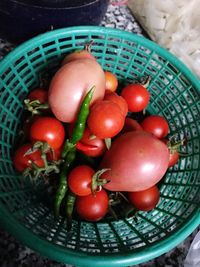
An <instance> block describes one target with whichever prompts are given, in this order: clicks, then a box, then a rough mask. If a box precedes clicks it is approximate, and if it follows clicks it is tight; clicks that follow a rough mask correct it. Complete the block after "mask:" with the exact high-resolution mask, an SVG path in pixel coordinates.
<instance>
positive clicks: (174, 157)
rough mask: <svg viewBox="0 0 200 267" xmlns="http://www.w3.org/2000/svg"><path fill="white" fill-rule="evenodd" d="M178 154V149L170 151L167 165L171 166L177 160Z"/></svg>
mask: <svg viewBox="0 0 200 267" xmlns="http://www.w3.org/2000/svg"><path fill="white" fill-rule="evenodd" d="M179 158H180V155H179V152H178V151H173V152H170V154H169V164H168V167H169V168H170V167H173V166H174V165H175V164H176V163H177V162H178V161H179Z"/></svg>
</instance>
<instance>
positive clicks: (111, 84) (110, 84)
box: [104, 71, 118, 92]
mask: <svg viewBox="0 0 200 267" xmlns="http://www.w3.org/2000/svg"><path fill="white" fill-rule="evenodd" d="M104 73H105V78H106V90H109V91H111V92H115V91H116V90H117V86H118V80H117V77H116V76H115V75H114V74H113V73H112V72H110V71H104Z"/></svg>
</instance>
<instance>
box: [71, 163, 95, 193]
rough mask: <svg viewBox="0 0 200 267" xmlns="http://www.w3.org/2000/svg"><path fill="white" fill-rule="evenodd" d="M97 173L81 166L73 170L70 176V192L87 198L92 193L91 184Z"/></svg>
mask: <svg viewBox="0 0 200 267" xmlns="http://www.w3.org/2000/svg"><path fill="white" fill-rule="evenodd" d="M94 173H95V171H94V170H93V169H92V168H91V167H89V166H87V165H80V166H77V167H75V168H74V169H72V171H71V172H70V174H69V176H68V185H69V188H70V190H71V191H72V192H73V193H74V194H76V195H78V196H87V195H90V194H91V193H92V191H91V182H92V176H93V175H94Z"/></svg>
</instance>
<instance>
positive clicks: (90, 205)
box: [76, 189, 109, 221]
mask: <svg viewBox="0 0 200 267" xmlns="http://www.w3.org/2000/svg"><path fill="white" fill-rule="evenodd" d="M108 204H109V198H108V194H107V192H106V191H105V190H104V189H102V190H101V191H99V192H96V193H95V195H93V194H90V195H87V196H83V197H80V196H79V197H77V199H76V211H77V213H78V215H79V216H80V217H81V218H82V219H84V220H87V221H99V220H101V219H102V218H103V217H104V216H105V215H106V213H107V211H108Z"/></svg>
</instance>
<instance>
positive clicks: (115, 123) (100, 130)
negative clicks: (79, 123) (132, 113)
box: [87, 100, 125, 139]
mask: <svg viewBox="0 0 200 267" xmlns="http://www.w3.org/2000/svg"><path fill="white" fill-rule="evenodd" d="M124 120H125V117H124V116H123V115H122V113H121V110H120V108H119V107H118V105H117V104H115V103H113V102H112V101H109V100H100V101H97V102H96V103H95V104H94V105H93V106H92V107H91V110H90V114H89V116H88V120H87V123H88V127H89V129H90V131H91V132H92V133H93V134H94V135H96V136H97V137H99V138H101V139H104V138H111V137H113V136H115V135H116V134H118V133H119V132H120V131H121V129H122V128H123V125H124Z"/></svg>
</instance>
